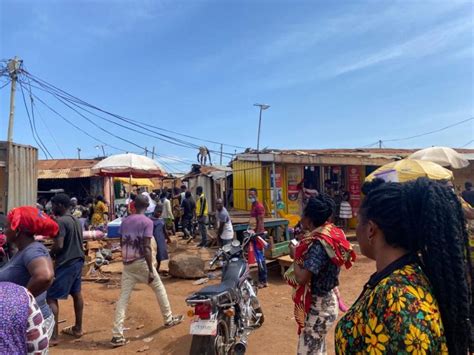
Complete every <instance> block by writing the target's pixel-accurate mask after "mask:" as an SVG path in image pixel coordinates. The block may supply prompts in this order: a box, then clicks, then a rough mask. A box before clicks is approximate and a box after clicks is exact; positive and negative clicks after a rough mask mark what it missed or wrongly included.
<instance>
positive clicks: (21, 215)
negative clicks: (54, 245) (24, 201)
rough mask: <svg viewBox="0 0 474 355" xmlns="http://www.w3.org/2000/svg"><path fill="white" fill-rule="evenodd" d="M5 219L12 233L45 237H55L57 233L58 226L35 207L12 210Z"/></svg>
mask: <svg viewBox="0 0 474 355" xmlns="http://www.w3.org/2000/svg"><path fill="white" fill-rule="evenodd" d="M7 217H8V221H9V222H10V227H11V229H13V230H14V231H21V232H28V233H31V234H33V235H43V236H45V237H55V236H57V235H58V233H59V226H58V224H57V223H56V222H55V221H54V220H53V219H51V218H50V217H49V216H48V215H46V214H44V213H43V212H42V211H40V210H38V209H37V208H35V207H30V206H23V207H17V208H14V209H12V210H11V211H10V212H9V213H8V216H7Z"/></svg>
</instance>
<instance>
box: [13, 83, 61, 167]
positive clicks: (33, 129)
mask: <svg viewBox="0 0 474 355" xmlns="http://www.w3.org/2000/svg"><path fill="white" fill-rule="evenodd" d="M19 85H20V89H21V96H22V98H23V104H24V105H25V111H26V115H27V116H28V121H29V123H30V128H31V133H32V135H33V139H34V140H35V142H36V144H37V145H38V147H39V148H40V150H41V151H42V152H43V154H44V156H45V157H46V159H48V155H49V157H50V158H51V159H53V156H52V155H51V153H50V152H49V150H48V148H47V147H46V145H45V144H44V143H43V141H42V140H41V137H40V136H39V134H38V132H37V130H36V125H35V124H34V122H33V119H32V117H31V116H30V111H29V109H28V105H27V104H26V98H25V92H24V90H23V84H21V83H19Z"/></svg>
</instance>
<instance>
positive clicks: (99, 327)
mask: <svg viewBox="0 0 474 355" xmlns="http://www.w3.org/2000/svg"><path fill="white" fill-rule="evenodd" d="M374 267H375V266H374V263H373V262H371V261H370V260H368V259H367V258H365V257H359V258H358V260H357V262H356V264H355V265H354V267H353V268H352V269H351V270H349V271H346V270H343V271H342V273H341V286H340V290H341V292H342V295H343V298H344V300H345V302H346V303H347V304H348V305H350V304H352V302H353V301H354V300H355V299H356V298H357V296H358V295H359V293H360V291H361V290H362V287H363V285H364V283H365V282H366V281H367V280H368V278H369V276H370V274H371V273H373V272H374ZM269 274H270V287H269V288H266V289H263V290H261V291H260V293H259V298H260V300H261V303H262V307H263V310H264V312H265V324H264V325H263V327H262V328H260V329H258V330H257V331H255V332H253V333H252V335H251V336H250V340H249V349H248V354H295V353H296V344H297V335H296V324H295V321H294V319H293V318H292V311H293V308H292V302H291V298H290V297H291V296H290V288H289V287H288V286H287V285H286V284H285V283H284V282H283V280H282V278H281V276H280V270H279V267H278V266H275V267H271V268H270V270H269ZM163 281H164V283H165V286H166V289H167V291H168V296H169V299H170V302H171V305H172V307H173V311H174V312H175V313H180V314H186V311H187V310H188V307H187V306H186V304H185V302H184V299H185V297H186V296H188V295H189V294H190V293H192V292H193V291H195V290H197V289H199V288H200V287H202V286H194V285H193V284H192V281H191V280H178V279H164V280H163ZM83 291H84V299H85V310H84V330H85V333H86V334H85V335H84V337H83V338H81V339H79V340H73V339H71V338H69V337H65V336H62V337H61V338H60V340H61V342H60V345H59V346H57V347H56V348H53V349H51V354H53V355H59V354H83V353H91V352H94V353H95V354H134V353H137V351H138V350H139V349H142V348H144V347H149V350H146V351H144V352H142V353H143V354H176V355H178V354H179V355H181V354H187V353H188V352H189V347H190V344H191V336H190V335H189V334H188V331H189V318H186V321H185V322H184V324H181V325H179V326H177V327H175V328H171V329H166V328H164V327H163V321H162V318H161V315H160V312H159V308H158V304H157V302H156V300H155V298H154V294H153V293H152V291H151V290H150V289H149V288H148V287H147V286H146V285H139V286H137V287H136V289H135V291H134V293H133V294H132V298H131V302H130V305H129V308H128V313H127V315H128V317H127V320H126V322H125V326H126V327H127V328H130V330H128V331H127V332H126V336H127V337H128V338H129V339H130V340H131V342H130V343H129V344H128V345H127V346H125V347H122V348H118V349H112V348H111V347H110V346H109V341H110V339H111V335H112V334H111V328H112V322H113V314H114V304H115V302H116V301H117V299H118V296H119V291H120V289H119V283H118V282H110V283H109V284H104V285H101V284H97V283H87V282H86V283H84V285H83ZM59 319H60V320H62V319H66V320H67V321H66V322H65V323H63V324H60V329H61V328H63V327H65V326H66V325H69V324H71V323H72V322H73V319H74V313H73V307H72V301H71V300H70V299H69V300H67V301H63V302H60V316H59ZM137 328H140V329H137ZM150 337H151V338H153V340H151V341H150V342H149V343H146V342H144V341H143V339H146V338H150ZM333 339H334V337H333V330H331V332H330V335H329V337H328V339H327V341H328V353H329V354H333V353H334V346H333ZM147 340H149V339H147Z"/></svg>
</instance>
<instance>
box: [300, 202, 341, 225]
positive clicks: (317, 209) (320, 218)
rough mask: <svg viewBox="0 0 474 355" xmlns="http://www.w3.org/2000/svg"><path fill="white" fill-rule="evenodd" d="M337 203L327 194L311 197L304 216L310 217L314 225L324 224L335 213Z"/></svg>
mask: <svg viewBox="0 0 474 355" xmlns="http://www.w3.org/2000/svg"><path fill="white" fill-rule="evenodd" d="M335 210H336V203H335V202H334V200H333V199H332V198H331V197H329V196H328V195H326V194H319V195H318V196H315V197H311V198H309V200H308V203H307V204H306V207H305V209H304V211H303V216H304V217H306V218H308V219H309V220H310V221H311V223H313V225H314V227H315V228H317V227H319V226H322V225H323V224H324V223H326V222H327V220H328V219H329V218H330V217H331V216H332V215H333V213H334V211H335Z"/></svg>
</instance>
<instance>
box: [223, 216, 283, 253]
mask: <svg viewBox="0 0 474 355" xmlns="http://www.w3.org/2000/svg"><path fill="white" fill-rule="evenodd" d="M231 219H232V225H233V227H234V231H235V232H236V233H237V237H239V234H241V233H242V232H244V231H246V230H247V229H248V227H249V219H250V217H242V216H239V217H231ZM288 224H289V222H288V220H286V219H284V218H265V219H264V223H263V226H264V228H265V230H266V231H268V235H269V242H270V248H269V249H267V251H266V252H265V254H266V256H267V257H268V258H270V259H274V258H277V257H279V256H281V255H286V254H288V242H289V241H290V232H289V230H288Z"/></svg>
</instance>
